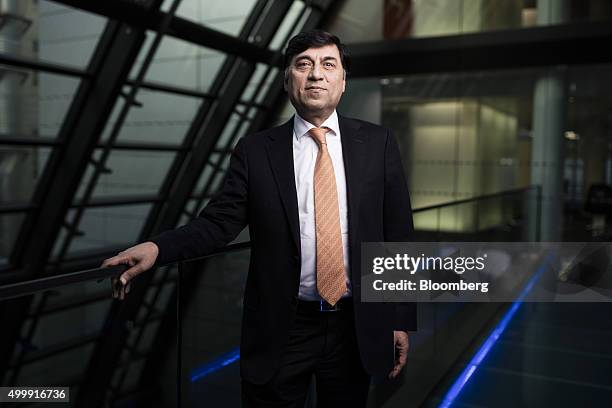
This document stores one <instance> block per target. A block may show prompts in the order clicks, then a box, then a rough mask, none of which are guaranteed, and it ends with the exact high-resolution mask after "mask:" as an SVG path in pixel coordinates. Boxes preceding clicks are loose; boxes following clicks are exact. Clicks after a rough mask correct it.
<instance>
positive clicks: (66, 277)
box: [0, 186, 538, 300]
mask: <svg viewBox="0 0 612 408" xmlns="http://www.w3.org/2000/svg"><path fill="white" fill-rule="evenodd" d="M533 188H538V186H529V187H525V188H519V189H512V190H506V191H500V192H498V193H493V194H485V195H482V196H476V197H471V198H466V199H463V200H457V201H451V202H448V203H442V204H436V205H430V206H427V207H421V208H417V209H414V210H413V211H412V212H413V213H419V212H423V211H430V210H434V209H439V208H444V207H450V206H454V205H459V204H465V203H469V202H475V201H481V200H488V199H491V198H496V197H503V196H507V195H512V194H517V193H520V192H524V191H527V190H531V189H533ZM250 246H251V242H250V241H249V242H241V243H237V244H230V245H227V246H226V247H224V248H221V249H218V250H216V251H214V252H211V253H209V254H207V255H204V256H201V257H197V258H190V259H185V260H182V261H179V262H191V261H197V260H201V259H206V258H211V257H213V256H217V255H221V254H226V253H230V252H235V251H239V250H243V249H246V248H250ZM174 263H178V262H174ZM171 264H172V263H171ZM171 264H169V265H171ZM160 266H161V265H160ZM126 269H128V267H127V266H125V265H118V266H113V267H109V268H93V269H85V270H82V271H77V272H71V273H65V274H61V275H54V276H48V277H45V278H39V279H32V280H27V281H23V282H16V283H11V284H8V285H2V286H0V300H6V299H13V298H17V297H21V296H26V295H32V294H34V293H37V292H42V291H47V290H53V289H57V288H59V287H61V286H64V285H70V284H74V283H81V282H87V281H92V280H98V281H102V280H104V279H107V278H111V277H113V276H117V275H119V274H121V273H123V272H124V271H125V270H126Z"/></svg>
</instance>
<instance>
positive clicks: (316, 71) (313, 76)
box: [308, 62, 323, 81]
mask: <svg viewBox="0 0 612 408" xmlns="http://www.w3.org/2000/svg"><path fill="white" fill-rule="evenodd" d="M321 72H322V71H321V65H320V64H319V63H318V62H316V63H314V64H313V66H312V69H311V70H310V72H309V74H308V79H310V80H311V81H316V80H319V79H323V75H322V73H321Z"/></svg>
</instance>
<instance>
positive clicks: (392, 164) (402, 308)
mask: <svg viewBox="0 0 612 408" xmlns="http://www.w3.org/2000/svg"><path fill="white" fill-rule="evenodd" d="M384 194H385V196H384V207H383V211H384V219H383V227H384V235H385V241H386V242H407V241H412V240H413V233H414V225H413V223H412V207H411V206H410V194H409V193H408V186H407V183H406V177H405V175H404V167H403V166H402V159H401V156H400V152H399V148H398V145H397V141H396V140H395V137H394V136H393V134H392V133H391V131H387V139H386V146H385V193H384ZM394 329H395V330H402V331H414V330H416V329H417V305H416V303H395V326H394Z"/></svg>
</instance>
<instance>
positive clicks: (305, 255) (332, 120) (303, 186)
mask: <svg viewBox="0 0 612 408" xmlns="http://www.w3.org/2000/svg"><path fill="white" fill-rule="evenodd" d="M314 127H316V126H315V125H313V124H312V123H309V122H307V121H306V120H305V119H303V118H301V117H300V116H299V115H298V114H297V113H296V114H295V116H294V118H293V170H294V173H295V186H296V189H297V202H298V212H299V217H300V245H301V249H302V270H301V274H300V290H299V293H298V297H299V298H300V299H305V300H320V299H321V297H320V296H319V293H318V291H317V272H316V270H317V268H316V265H317V262H316V260H317V247H316V236H317V234H316V228H315V205H314V169H315V162H316V160H317V154H318V152H319V147H318V146H317V142H315V141H314V139H313V138H312V137H311V136H310V135H309V134H308V131H309V130H310V129H312V128H314ZM320 127H327V128H329V129H330V131H329V132H327V135H326V139H327V149H328V150H329V155H330V156H331V160H332V164H333V166H334V174H335V176H336V189H337V191H338V207H339V211H340V231H341V233H342V247H343V252H344V271H345V277H346V283H347V287H348V288H349V291H348V292H347V294H345V295H344V297H346V296H349V295H350V292H351V286H350V280H349V275H348V271H349V269H348V268H349V259H348V218H347V214H348V212H347V204H346V202H347V199H346V178H345V175H344V161H343V159H342V137H341V135H340V126H339V125H338V114H337V113H336V111H335V110H334V112H333V113H332V114H331V115H330V116H329V118H327V119H326V120H325V121H324V122H323V123H322V124H321V126H320Z"/></svg>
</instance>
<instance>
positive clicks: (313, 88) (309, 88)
mask: <svg viewBox="0 0 612 408" xmlns="http://www.w3.org/2000/svg"><path fill="white" fill-rule="evenodd" d="M306 90H307V91H325V90H326V89H325V88H322V87H320V86H308V87H306Z"/></svg>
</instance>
